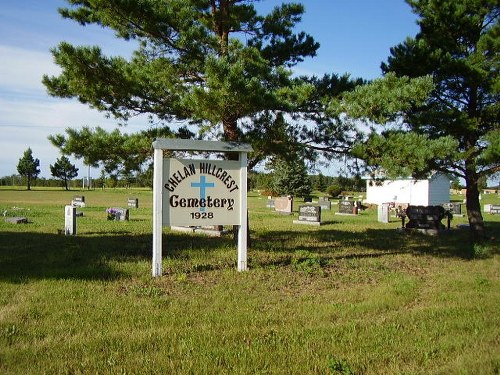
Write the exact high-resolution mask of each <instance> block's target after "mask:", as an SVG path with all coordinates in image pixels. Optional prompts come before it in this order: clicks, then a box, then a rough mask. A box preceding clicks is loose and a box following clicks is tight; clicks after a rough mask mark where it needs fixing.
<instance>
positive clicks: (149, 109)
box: [43, 0, 319, 166]
mask: <svg viewBox="0 0 500 375" xmlns="http://www.w3.org/2000/svg"><path fill="white" fill-rule="evenodd" d="M255 1H256V0H252V1H244V2H243V1H219V2H213V4H212V3H210V2H200V1H198V0H183V1H178V0H172V1H168V2H167V3H165V4H164V3H162V2H158V1H155V0H144V1H140V2H131V1H128V0H116V1H113V2H112V3H110V2H109V1H107V0H96V1H92V2H86V1H85V2H83V1H79V0H67V2H68V3H69V4H70V5H71V6H70V7H68V8H63V9H61V10H60V13H61V15H62V16H63V17H65V18H69V19H72V20H74V21H76V22H78V23H80V24H82V25H87V24H97V25H100V26H102V27H105V28H109V29H111V30H113V31H114V32H115V34H116V36H117V37H119V38H122V39H125V40H128V41H130V42H131V43H135V42H137V43H138V44H137V45H138V48H137V50H136V51H135V52H134V54H133V56H132V57H131V58H130V59H129V60H127V59H124V58H122V57H108V56H105V55H104V54H103V53H102V51H101V50H100V48H98V47H85V46H81V47H75V46H73V45H70V44H68V43H65V42H63V43H61V44H60V45H59V46H58V47H56V48H54V49H53V50H52V53H53V55H54V59H55V61H56V63H57V64H58V65H59V66H60V67H61V68H62V72H61V74H60V75H59V76H52V77H49V76H44V78H43V83H44V84H45V86H46V87H47V90H48V92H49V94H51V95H53V96H57V97H63V98H67V97H72V98H77V99H78V100H79V101H81V102H83V103H86V104H88V105H89V106H91V107H93V108H96V109H98V110H100V111H104V112H106V113H107V114H109V115H112V116H114V117H115V118H117V119H120V120H124V121H127V120H128V119H129V118H130V117H132V116H135V115H138V114H148V115H150V116H151V119H152V120H153V121H155V122H156V120H158V121H170V120H172V119H176V120H187V121H189V122H190V123H191V124H197V125H199V130H200V135H201V136H206V135H207V133H208V134H210V136H212V137H217V138H219V139H222V140H228V141H246V142H251V143H253V142H254V141H255V142H256V143H259V144H260V145H261V146H262V144H265V145H266V147H265V148H266V149H267V150H271V151H273V153H275V154H276V153H278V152H280V151H281V150H280V149H279V148H274V149H273V147H270V146H269V145H270V144H272V143H273V142H275V141H276V139H275V138H274V137H272V135H271V134H269V136H267V137H264V138H262V137H260V138H259V136H258V135H261V134H262V131H263V130H264V129H266V130H269V132H270V133H271V132H272V122H273V121H274V118H276V116H274V115H272V116H268V115H269V113H270V112H278V111H294V110H297V108H298V107H299V106H300V105H302V104H303V103H304V102H305V101H306V100H308V98H309V97H310V96H311V95H312V92H313V91H314V87H313V85H312V84H311V83H309V82H306V81H305V80H304V79H292V78H291V71H290V70H289V69H290V68H291V67H292V66H294V65H296V64H297V63H299V62H301V61H303V59H304V58H306V57H312V56H314V55H315V54H316V50H317V49H318V48H319V44H318V43H316V42H315V41H314V39H313V38H312V37H311V36H310V35H308V34H306V33H304V32H297V33H296V32H295V29H296V27H297V24H298V23H299V22H300V19H301V15H302V14H303V12H304V7H303V6H302V5H300V4H296V3H288V4H282V5H279V6H276V7H275V8H274V9H273V10H271V12H270V13H269V14H266V15H259V14H258V13H257V11H256V9H255V7H254V4H253V3H254V2H255ZM243 119H245V120H244V121H243ZM247 119H249V121H247ZM254 124H255V125H254ZM256 128H258V129H259V130H257V131H256ZM255 149H256V150H259V151H260V150H261V149H260V148H257V147H255ZM135 151H136V152H137V150H135ZM96 156H97V154H96ZM267 156H269V154H268V155H267ZM267 156H263V154H257V155H256V159H255V160H253V159H251V160H250V165H251V166H252V165H254V163H257V162H259V161H261V160H262V159H263V158H265V157H267ZM89 159H92V160H93V161H92V162H91V164H93V163H94V162H97V161H101V160H102V159H97V158H95V157H90V158H89ZM104 160H107V159H104ZM106 163H107V162H106Z"/></svg>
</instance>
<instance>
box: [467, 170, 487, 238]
mask: <svg viewBox="0 0 500 375" xmlns="http://www.w3.org/2000/svg"><path fill="white" fill-rule="evenodd" d="M465 183H466V186H465V187H466V193H465V194H466V195H465V198H466V204H465V206H466V208H467V218H468V219H469V226H470V229H471V234H472V240H473V242H480V241H482V240H484V239H485V236H486V234H485V229H484V220H483V215H482V214H481V202H480V201H479V188H478V176H477V173H476V171H475V169H474V168H470V167H469V166H468V167H467V168H466V174H465Z"/></svg>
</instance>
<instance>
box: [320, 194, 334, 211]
mask: <svg viewBox="0 0 500 375" xmlns="http://www.w3.org/2000/svg"><path fill="white" fill-rule="evenodd" d="M318 204H319V206H320V207H321V209H322V210H331V209H332V202H330V199H329V198H328V197H319V200H318Z"/></svg>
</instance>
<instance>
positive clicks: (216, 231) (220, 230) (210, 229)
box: [193, 225, 228, 237]
mask: <svg viewBox="0 0 500 375" xmlns="http://www.w3.org/2000/svg"><path fill="white" fill-rule="evenodd" d="M193 231H194V232H195V233H202V234H206V235H208V236H211V237H221V236H222V235H223V234H225V233H228V232H227V231H224V226H223V225H203V226H200V227H195V228H194V230H193Z"/></svg>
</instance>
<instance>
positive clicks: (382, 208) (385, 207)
mask: <svg viewBox="0 0 500 375" xmlns="http://www.w3.org/2000/svg"><path fill="white" fill-rule="evenodd" d="M377 217H378V221H379V222H380V223H388V222H389V203H382V204H380V205H379V206H378V210H377Z"/></svg>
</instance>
